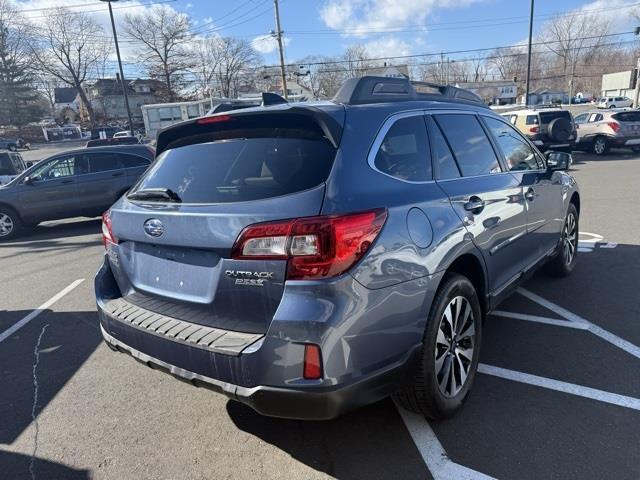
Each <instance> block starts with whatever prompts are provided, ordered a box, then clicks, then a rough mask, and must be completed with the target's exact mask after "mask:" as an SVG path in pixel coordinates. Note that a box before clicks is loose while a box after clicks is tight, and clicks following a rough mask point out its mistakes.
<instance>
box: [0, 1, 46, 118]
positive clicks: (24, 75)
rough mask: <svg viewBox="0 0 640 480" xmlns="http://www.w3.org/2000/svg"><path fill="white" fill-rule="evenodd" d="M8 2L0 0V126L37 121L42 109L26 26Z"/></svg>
mask: <svg viewBox="0 0 640 480" xmlns="http://www.w3.org/2000/svg"><path fill="white" fill-rule="evenodd" d="M25 25H26V24H25V23H24V21H23V19H22V18H20V16H19V12H18V10H17V9H16V8H15V7H14V6H13V4H11V3H10V2H9V1H8V0H0V125H15V126H17V127H22V126H23V125H25V124H27V123H29V122H33V121H36V120H39V119H40V118H41V116H42V114H43V113H44V112H43V109H42V106H41V105H40V104H39V102H38V100H39V94H38V91H37V90H36V89H35V88H34V85H33V83H34V82H33V70H32V65H33V62H32V61H31V58H30V53H29V52H30V50H29V46H28V43H27V40H28V37H27V33H28V32H27V27H26V26H25Z"/></svg>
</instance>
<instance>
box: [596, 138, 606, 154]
mask: <svg viewBox="0 0 640 480" xmlns="http://www.w3.org/2000/svg"><path fill="white" fill-rule="evenodd" d="M606 148H607V144H606V143H605V141H604V140H603V139H601V138H597V139H596V141H595V143H594V144H593V150H594V152H596V154H597V155H602V154H603V153H604V151H605V149H606Z"/></svg>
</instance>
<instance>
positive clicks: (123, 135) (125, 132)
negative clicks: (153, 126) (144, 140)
mask: <svg viewBox="0 0 640 480" xmlns="http://www.w3.org/2000/svg"><path fill="white" fill-rule="evenodd" d="M127 137H133V135H132V134H131V130H122V131H120V132H116V133H114V134H113V138H127Z"/></svg>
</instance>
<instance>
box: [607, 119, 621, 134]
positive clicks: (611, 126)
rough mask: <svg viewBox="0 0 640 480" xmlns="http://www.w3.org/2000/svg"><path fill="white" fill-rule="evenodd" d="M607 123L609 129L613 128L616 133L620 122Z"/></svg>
mask: <svg viewBox="0 0 640 480" xmlns="http://www.w3.org/2000/svg"><path fill="white" fill-rule="evenodd" d="M607 125H609V127H610V128H611V130H613V131H614V132H616V133H618V130H620V124H619V123H617V122H607Z"/></svg>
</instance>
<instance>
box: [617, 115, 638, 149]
mask: <svg viewBox="0 0 640 480" xmlns="http://www.w3.org/2000/svg"><path fill="white" fill-rule="evenodd" d="M611 118H612V119H614V120H615V121H616V122H618V123H619V124H620V130H619V131H618V136H621V137H625V138H628V139H631V140H635V139H640V112H639V111H634V110H630V111H627V112H618V113H614V114H613V115H611ZM639 144H640V142H639Z"/></svg>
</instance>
